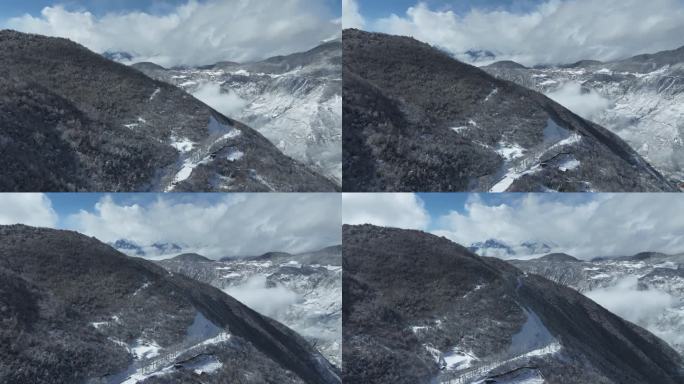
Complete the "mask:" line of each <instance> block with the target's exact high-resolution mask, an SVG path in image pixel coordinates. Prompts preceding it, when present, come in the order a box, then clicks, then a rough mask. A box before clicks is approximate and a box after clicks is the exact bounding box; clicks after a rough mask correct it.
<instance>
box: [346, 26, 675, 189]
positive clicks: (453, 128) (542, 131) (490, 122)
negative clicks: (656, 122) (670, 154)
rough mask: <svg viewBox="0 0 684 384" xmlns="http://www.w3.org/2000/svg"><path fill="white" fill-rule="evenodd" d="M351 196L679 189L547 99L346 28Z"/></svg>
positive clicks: (436, 55) (423, 49)
mask: <svg viewBox="0 0 684 384" xmlns="http://www.w3.org/2000/svg"><path fill="white" fill-rule="evenodd" d="M343 51H344V65H343V77H344V85H343V100H344V103H343V104H344V105H343V131H344V142H343V174H344V180H343V188H344V190H346V191H491V192H503V191H509V192H514V191H530V192H537V191H540V192H541V191H675V190H677V188H676V187H675V186H674V185H673V184H671V183H670V182H669V181H668V180H666V179H665V178H664V177H663V176H662V175H661V174H660V173H658V172H657V171H656V170H655V169H653V168H652V167H651V166H650V165H649V164H648V163H647V162H646V161H644V159H643V158H642V157H641V156H639V155H638V154H637V153H636V152H635V151H634V150H633V149H632V148H631V147H630V146H629V145H628V144H626V143H625V142H624V141H622V140H621V139H620V138H619V137H617V136H616V135H615V134H613V133H611V132H610V131H608V130H606V129H604V128H603V127H601V126H599V125H597V124H595V123H592V122H589V121H587V120H584V119H582V118H580V117H578V116H577V115H575V114H573V113H572V112H570V111H568V110H567V109H566V108H564V107H562V106H561V105H559V104H558V103H556V102H554V101H552V100H550V99H549V98H547V97H545V96H544V95H542V94H540V93H538V92H535V91H532V90H529V89H526V88H524V87H522V86H519V85H516V84H513V83H511V82H509V81H504V80H500V79H497V78H495V77H494V76H491V75H489V74H488V73H486V72H485V71H483V70H481V69H479V68H476V67H473V66H470V65H467V64H464V63H461V62H459V61H457V60H454V59H453V58H452V57H450V56H449V55H447V54H446V53H443V52H441V51H439V50H437V49H435V48H433V47H430V46H429V45H427V44H424V43H421V42H418V41H416V40H414V39H411V38H407V37H399V36H390V35H384V34H377V33H367V32H362V31H358V30H345V31H344V32H343Z"/></svg>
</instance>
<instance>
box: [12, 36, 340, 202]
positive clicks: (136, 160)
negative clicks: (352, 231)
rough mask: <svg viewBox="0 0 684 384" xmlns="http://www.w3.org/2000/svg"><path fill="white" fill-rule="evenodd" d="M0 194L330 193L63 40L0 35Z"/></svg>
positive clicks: (211, 115)
mask: <svg viewBox="0 0 684 384" xmlns="http://www.w3.org/2000/svg"><path fill="white" fill-rule="evenodd" d="M0 49H1V50H2V52H3V55H2V56H0V65H1V66H2V68H3V70H4V71H5V75H4V76H3V77H2V80H0V97H1V98H2V103H0V124H1V125H2V127H3V130H2V132H0V159H1V160H2V163H3V164H4V172H3V176H4V177H3V178H2V180H0V190H4V191H269V190H278V191H333V190H335V189H336V188H335V185H334V184H333V183H331V182H329V181H328V180H326V179H325V178H324V177H322V176H320V175H318V174H316V173H315V172H313V171H311V170H309V169H308V168H306V167H304V166H303V165H301V164H300V163H298V162H296V161H294V160H292V159H291V158H289V157H287V156H285V155H283V154H282V153H281V152H280V151H279V150H278V149H277V148H276V147H275V146H273V145H272V144H271V143H270V142H269V141H268V140H267V139H266V138H264V137H263V136H262V135H260V134H259V133H257V132H256V131H254V130H253V129H251V128H249V127H248V126H246V125H244V124H242V123H239V122H237V121H235V120H232V119H230V118H227V117H225V116H223V115H221V114H219V113H218V112H216V111H214V110H212V109H211V108H210V107H208V106H207V105H205V104H203V103H202V102H200V101H199V100H197V99H195V98H193V97H192V96H190V95H189V94H187V93H185V92H184V91H182V90H180V89H178V88H176V87H174V86H171V85H169V84H166V83H162V82H159V81H155V80H152V79H150V78H149V77H147V76H145V75H143V74H142V73H141V72H139V71H137V70H135V69H132V68H128V67H126V66H124V65H121V64H117V63H114V62H112V61H109V60H107V59H105V58H104V57H102V56H100V55H97V54H95V53H93V52H90V51H88V50H87V49H86V48H84V47H82V46H80V45H78V44H75V43H73V42H70V41H68V40H65V39H59V38H50V37H44V36H39V35H27V34H22V33H19V32H14V31H6V30H5V31H0Z"/></svg>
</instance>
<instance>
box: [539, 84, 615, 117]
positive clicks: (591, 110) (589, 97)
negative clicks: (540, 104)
mask: <svg viewBox="0 0 684 384" xmlns="http://www.w3.org/2000/svg"><path fill="white" fill-rule="evenodd" d="M546 96H548V97H549V98H550V99H552V100H554V101H555V102H557V103H559V104H561V105H562V106H564V107H565V108H567V109H569V110H571V111H572V112H574V113H576V114H578V115H579V116H582V117H583V118H585V119H587V120H592V119H593V117H595V116H596V115H598V114H600V113H601V112H603V111H605V110H607V109H608V107H610V104H611V101H610V100H609V99H607V98H605V97H603V96H601V95H600V94H599V93H598V92H596V91H595V90H593V89H591V90H583V89H582V85H581V84H579V83H577V82H574V81H569V82H567V83H565V84H563V85H562V86H561V87H560V88H558V89H556V90H554V91H553V92H549V93H547V94H546Z"/></svg>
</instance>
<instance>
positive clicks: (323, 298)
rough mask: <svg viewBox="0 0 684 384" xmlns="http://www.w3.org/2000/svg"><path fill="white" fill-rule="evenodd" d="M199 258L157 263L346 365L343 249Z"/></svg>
mask: <svg viewBox="0 0 684 384" xmlns="http://www.w3.org/2000/svg"><path fill="white" fill-rule="evenodd" d="M197 256H199V255H197ZM197 256H192V257H190V256H188V255H180V256H177V257H174V258H171V259H168V260H163V261H159V262H158V263H159V265H161V266H162V267H164V268H166V269H167V270H169V271H172V272H174V273H180V274H184V275H186V276H189V277H191V278H193V279H196V280H199V281H202V282H205V283H208V284H211V285H213V286H215V287H217V288H219V289H221V290H223V291H224V292H226V293H228V294H229V295H232V296H233V297H235V298H236V299H238V300H240V301H242V302H243V303H244V304H246V305H248V306H250V307H251V308H252V309H255V310H257V311H258V312H260V313H262V314H263V315H266V316H270V317H272V318H274V319H276V320H278V321H279V322H281V323H283V324H285V325H287V326H288V327H290V328H292V329H293V330H295V331H296V332H297V333H299V334H300V335H302V336H303V337H304V338H305V339H307V340H308V341H309V342H310V343H311V344H312V345H314V347H315V348H316V349H317V350H318V351H320V352H321V354H323V355H324V356H325V357H326V358H327V359H328V360H329V361H331V362H332V363H333V364H335V365H337V366H341V364H342V247H341V246H335V247H328V248H324V249H321V250H319V251H315V252H307V253H303V254H295V255H292V254H289V253H285V252H269V253H266V254H264V255H261V256H256V257H246V258H225V259H222V260H220V261H213V262H207V261H206V259H203V258H198V257H197Z"/></svg>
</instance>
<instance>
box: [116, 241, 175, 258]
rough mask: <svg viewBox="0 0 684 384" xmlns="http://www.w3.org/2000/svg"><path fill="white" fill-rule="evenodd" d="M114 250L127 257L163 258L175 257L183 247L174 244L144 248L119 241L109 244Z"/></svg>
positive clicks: (146, 246) (158, 244)
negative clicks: (167, 256) (165, 256)
mask: <svg viewBox="0 0 684 384" xmlns="http://www.w3.org/2000/svg"><path fill="white" fill-rule="evenodd" d="M109 245H111V246H112V247H114V248H115V249H117V250H119V251H121V252H123V253H125V254H127V255H129V256H141V257H143V256H147V257H153V256H164V255H177V254H179V253H181V252H182V251H183V247H181V246H180V245H178V244H174V243H153V244H148V245H145V246H141V245H138V244H136V243H135V242H134V241H131V240H125V239H119V240H117V241H115V242H112V243H109Z"/></svg>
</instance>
